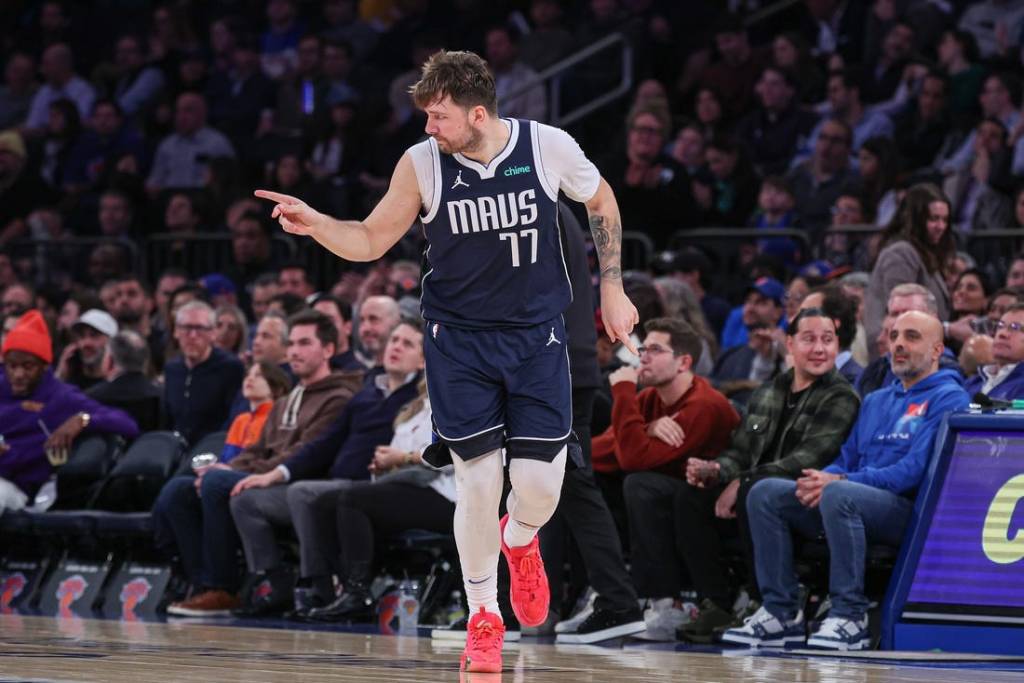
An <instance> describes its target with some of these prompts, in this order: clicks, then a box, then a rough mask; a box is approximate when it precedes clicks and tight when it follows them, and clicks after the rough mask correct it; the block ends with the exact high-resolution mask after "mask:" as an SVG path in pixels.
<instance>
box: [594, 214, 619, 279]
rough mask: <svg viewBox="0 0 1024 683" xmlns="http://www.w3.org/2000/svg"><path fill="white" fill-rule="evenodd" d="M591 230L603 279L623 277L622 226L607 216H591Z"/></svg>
mask: <svg viewBox="0 0 1024 683" xmlns="http://www.w3.org/2000/svg"><path fill="white" fill-rule="evenodd" d="M590 232H591V234H592V235H593V236H594V247H595V248H596V249H597V259H598V261H599V262H600V264H601V279H604V280H621V279H622V267H621V258H622V226H621V225H619V223H618V221H615V220H608V218H606V217H605V216H601V215H597V214H595V215H592V216H590Z"/></svg>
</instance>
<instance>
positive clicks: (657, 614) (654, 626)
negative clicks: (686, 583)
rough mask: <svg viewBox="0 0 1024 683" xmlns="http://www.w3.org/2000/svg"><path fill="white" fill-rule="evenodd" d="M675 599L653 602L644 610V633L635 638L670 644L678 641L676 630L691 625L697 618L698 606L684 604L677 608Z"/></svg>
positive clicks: (662, 599) (661, 599) (689, 603)
mask: <svg viewBox="0 0 1024 683" xmlns="http://www.w3.org/2000/svg"><path fill="white" fill-rule="evenodd" d="M675 603H676V601H675V599H674V598H660V599H658V600H652V601H651V605H650V607H648V608H647V609H646V610H644V626H646V629H645V630H644V632H643V633H638V634H636V635H635V636H634V637H635V638H640V639H642V640H656V641H664V642H670V641H674V640H675V639H676V629H677V628H679V627H680V626H682V625H683V624H689V623H690V622H691V621H693V620H694V619H695V618H696V617H697V611H698V610H697V606H696V605H695V604H693V603H692V602H684V603H682V604H681V605H680V606H679V607H676V604H675Z"/></svg>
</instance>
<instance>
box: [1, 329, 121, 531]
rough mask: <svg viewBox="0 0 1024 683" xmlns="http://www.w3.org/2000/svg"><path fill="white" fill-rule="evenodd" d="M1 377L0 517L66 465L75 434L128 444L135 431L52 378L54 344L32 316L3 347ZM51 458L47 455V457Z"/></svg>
mask: <svg viewBox="0 0 1024 683" xmlns="http://www.w3.org/2000/svg"><path fill="white" fill-rule="evenodd" d="M0 352H2V353H3V359H4V372H3V373H0V434H2V435H3V442H2V445H0V514H2V513H3V512H4V510H7V509H11V510H17V509H20V508H22V507H24V506H25V505H26V504H27V503H28V502H29V501H30V500H32V499H33V498H34V497H35V495H36V492H37V491H38V490H39V488H40V487H41V486H42V485H43V483H44V482H46V480H47V479H49V477H50V475H51V474H52V473H53V469H54V465H53V464H51V458H52V460H53V461H54V462H61V461H65V460H66V459H67V456H68V453H69V451H70V449H71V445H72V443H73V442H74V440H75V439H76V438H77V437H78V435H79V434H82V433H83V432H86V433H109V434H119V435H121V436H124V437H126V438H129V439H130V438H133V437H135V436H137V435H138V433H139V428H138V425H136V424H135V421H134V420H133V419H132V418H131V417H129V416H128V414H127V413H125V412H123V411H121V410H117V409H115V408H108V407H107V406H104V405H103V404H101V403H97V402H96V401H94V400H93V399H91V398H88V397H87V396H85V395H84V394H83V393H81V392H80V391H79V390H78V389H77V388H75V387H73V386H71V385H70V384H65V383H64V382H61V381H60V380H58V379H57V378H56V377H54V376H53V372H52V370H51V369H50V365H51V363H53V343H52V341H51V340H50V332H49V330H48V329H47V327H46V321H45V320H43V316H42V315H41V314H40V313H39V311H36V310H31V311H28V312H27V313H25V314H24V315H23V316H21V318H20V319H19V320H18V323H17V324H16V325H15V326H14V329H12V330H11V331H10V332H9V333H8V334H7V336H6V337H5V338H4V342H3V347H2V349H0ZM48 454H49V455H48Z"/></svg>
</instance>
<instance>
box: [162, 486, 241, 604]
mask: <svg viewBox="0 0 1024 683" xmlns="http://www.w3.org/2000/svg"><path fill="white" fill-rule="evenodd" d="M246 476H247V475H246V474H245V473H244V472H237V471H235V470H210V471H209V472H207V473H206V475H205V476H204V477H203V483H202V485H201V487H200V491H199V494H198V495H197V494H196V489H195V482H196V478H195V476H193V475H191V474H186V475H181V476H178V477H174V478H173V479H171V480H170V481H169V482H167V483H166V484H164V487H163V489H162V490H161V491H160V495H159V496H158V497H157V499H156V505H155V506H154V508H153V515H154V517H155V518H156V519H155V520H154V523H155V525H156V528H157V530H158V532H157V533H158V534H159V533H160V532H161V531H162V530H164V529H166V530H168V531H169V532H170V536H171V539H168V540H173V544H174V545H175V546H176V548H177V551H178V553H179V555H180V556H181V563H182V565H183V566H184V568H185V575H186V576H187V577H188V580H189V582H190V583H192V584H193V585H195V586H202V587H204V588H221V589H224V590H229V591H230V590H234V589H235V587H236V586H237V585H238V550H239V548H240V547H241V543H240V541H239V539H238V532H237V531H236V530H235V523H234V520H233V519H232V518H231V507H230V505H229V504H230V502H231V489H232V488H234V486H235V484H236V483H238V482H239V481H240V480H241V479H243V478H245V477H246ZM158 542H159V539H158Z"/></svg>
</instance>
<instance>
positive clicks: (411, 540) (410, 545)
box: [389, 529, 455, 553]
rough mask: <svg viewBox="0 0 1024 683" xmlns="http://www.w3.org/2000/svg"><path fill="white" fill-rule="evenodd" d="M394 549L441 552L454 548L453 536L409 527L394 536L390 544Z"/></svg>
mask: <svg viewBox="0 0 1024 683" xmlns="http://www.w3.org/2000/svg"><path fill="white" fill-rule="evenodd" d="M389 545H390V546H391V548H392V549H394V550H420V551H428V552H431V553H434V552H435V551H436V553H443V552H450V551H454V550H455V536H452V535H451V534H439V533H436V532H433V531H426V530H424V529H409V530H407V531H403V532H402V533H400V534H398V535H397V536H394V537H393V538H392V539H391V541H390V544H389Z"/></svg>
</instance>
